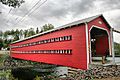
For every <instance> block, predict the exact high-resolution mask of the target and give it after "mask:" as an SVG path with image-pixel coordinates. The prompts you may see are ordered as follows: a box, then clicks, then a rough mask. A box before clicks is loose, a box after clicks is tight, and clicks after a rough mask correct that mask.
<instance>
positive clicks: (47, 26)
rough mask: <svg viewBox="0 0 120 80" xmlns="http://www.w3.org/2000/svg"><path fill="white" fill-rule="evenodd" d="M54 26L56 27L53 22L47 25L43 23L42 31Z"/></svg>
mask: <svg viewBox="0 0 120 80" xmlns="http://www.w3.org/2000/svg"><path fill="white" fill-rule="evenodd" d="M53 28H54V26H53V25H52V24H45V25H43V27H42V29H41V32H45V31H48V30H51V29H53Z"/></svg>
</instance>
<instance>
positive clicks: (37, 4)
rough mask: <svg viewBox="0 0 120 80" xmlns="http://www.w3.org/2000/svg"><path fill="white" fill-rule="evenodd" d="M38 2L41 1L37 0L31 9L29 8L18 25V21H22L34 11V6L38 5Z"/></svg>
mask: <svg viewBox="0 0 120 80" xmlns="http://www.w3.org/2000/svg"><path fill="white" fill-rule="evenodd" d="M40 1H41V0H38V1H37V2H36V3H35V4H34V5H33V7H31V9H30V10H29V11H28V12H27V13H26V14H25V15H24V16H23V18H22V19H20V20H19V21H18V23H19V22H20V21H22V20H23V19H24V18H25V17H26V16H27V15H28V14H29V13H30V12H31V11H32V10H33V9H34V7H36V6H37V5H38V4H39V2H40ZM18 23H17V24H18Z"/></svg>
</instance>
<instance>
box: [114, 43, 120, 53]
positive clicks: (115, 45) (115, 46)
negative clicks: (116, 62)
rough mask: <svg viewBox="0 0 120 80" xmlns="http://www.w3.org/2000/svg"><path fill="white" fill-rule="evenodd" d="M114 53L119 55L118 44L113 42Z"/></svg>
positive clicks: (119, 47)
mask: <svg viewBox="0 0 120 80" xmlns="http://www.w3.org/2000/svg"><path fill="white" fill-rule="evenodd" d="M114 48H115V55H120V44H119V43H114Z"/></svg>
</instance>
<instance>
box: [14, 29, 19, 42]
mask: <svg viewBox="0 0 120 80" xmlns="http://www.w3.org/2000/svg"><path fill="white" fill-rule="evenodd" d="M19 33H20V32H19V30H18V29H16V31H15V34H14V41H16V40H19Z"/></svg>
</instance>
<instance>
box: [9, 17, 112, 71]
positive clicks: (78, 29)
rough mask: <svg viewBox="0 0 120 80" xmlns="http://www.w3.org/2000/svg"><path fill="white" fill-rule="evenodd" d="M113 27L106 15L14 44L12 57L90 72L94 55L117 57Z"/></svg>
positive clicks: (67, 25) (80, 21)
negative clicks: (113, 39) (114, 47)
mask: <svg viewBox="0 0 120 80" xmlns="http://www.w3.org/2000/svg"><path fill="white" fill-rule="evenodd" d="M112 44H113V41H112V28H111V26H110V25H109V24H108V22H107V21H106V19H105V18H104V16H103V15H96V16H92V17H89V18H86V19H83V20H78V21H75V22H72V23H69V24H66V25H63V26H61V27H58V28H56V29H52V30H49V31H46V32H43V33H39V34H37V35H34V36H31V37H28V38H25V39H23V40H18V41H15V42H13V43H12V44H11V45H10V47H11V57H13V58H17V59H23V60H31V61H36V62H43V63H49V64H55V65H63V66H69V67H74V68H79V69H88V68H89V64H91V63H92V56H97V55H100V56H105V55H113V56H114V53H112V52H113V47H112Z"/></svg>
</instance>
